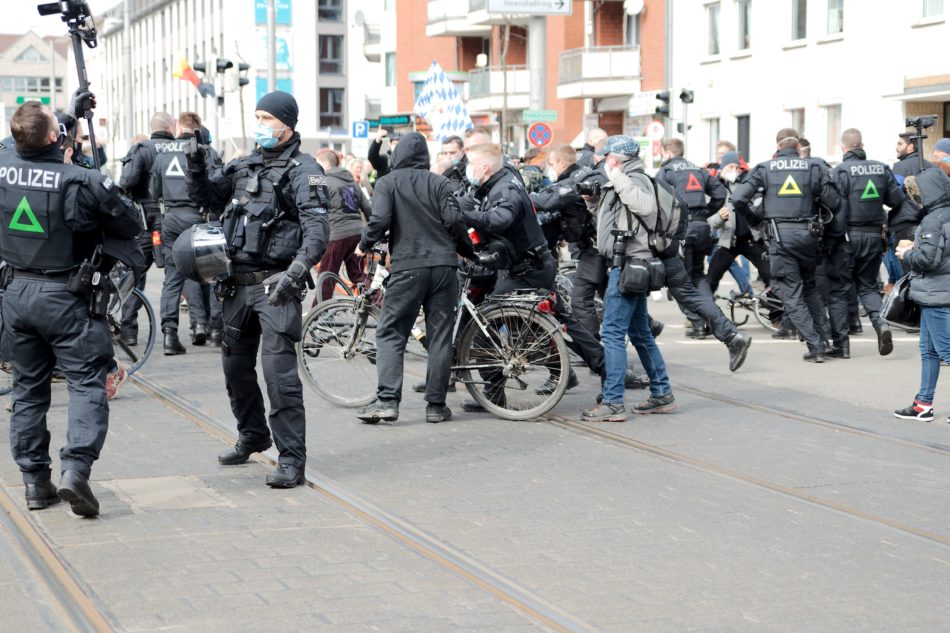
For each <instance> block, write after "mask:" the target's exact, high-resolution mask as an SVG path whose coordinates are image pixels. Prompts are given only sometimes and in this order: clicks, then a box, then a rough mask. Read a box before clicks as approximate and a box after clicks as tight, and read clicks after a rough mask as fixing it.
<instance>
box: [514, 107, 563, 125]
mask: <svg viewBox="0 0 950 633" xmlns="http://www.w3.org/2000/svg"><path fill="white" fill-rule="evenodd" d="M521 120H522V121H524V122H525V123H538V122H541V123H544V122H546V121H557V110H525V111H524V112H522V113H521Z"/></svg>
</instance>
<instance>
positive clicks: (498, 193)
mask: <svg viewBox="0 0 950 633" xmlns="http://www.w3.org/2000/svg"><path fill="white" fill-rule="evenodd" d="M511 171H512V170H509V169H506V168H502V169H501V171H499V172H498V173H496V174H495V175H494V176H492V177H491V178H489V179H488V180H487V181H486V182H485V183H483V184H481V185H480V186H479V187H478V189H477V190H476V191H475V200H476V201H477V203H478V206H477V207H476V208H475V209H464V210H463V211H462V214H463V215H464V216H465V223H466V224H467V225H468V226H470V227H472V228H473V229H475V230H476V231H478V233H479V235H480V236H481V237H482V238H483V239H484V240H485V241H486V242H487V243H489V244H490V243H491V242H492V240H493V239H498V238H501V239H505V240H507V241H508V242H509V243H510V244H511V247H512V248H513V249H514V251H515V261H514V262H511V263H512V264H517V263H518V262H520V261H523V260H525V259H528V258H533V257H537V253H539V252H541V250H539V249H545V248H546V240H545V239H544V233H543V232H542V231H541V225H540V224H539V223H538V218H537V216H535V214H534V206H533V205H532V203H531V199H530V198H529V197H528V192H527V191H526V190H525V188H524V185H523V184H522V183H521V182H519V180H518V178H517V177H516V175H512V173H511Z"/></svg>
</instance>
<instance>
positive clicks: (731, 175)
mask: <svg viewBox="0 0 950 633" xmlns="http://www.w3.org/2000/svg"><path fill="white" fill-rule="evenodd" d="M722 178H723V180H725V181H726V182H728V183H734V182H735V181H736V180H738V179H739V172H737V171H732V170H730V171H725V172H723V173H722Z"/></svg>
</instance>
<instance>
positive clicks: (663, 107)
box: [656, 90, 670, 116]
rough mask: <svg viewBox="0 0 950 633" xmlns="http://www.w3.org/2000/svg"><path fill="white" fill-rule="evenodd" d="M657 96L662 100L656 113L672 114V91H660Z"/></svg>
mask: <svg viewBox="0 0 950 633" xmlns="http://www.w3.org/2000/svg"><path fill="white" fill-rule="evenodd" d="M656 98H657V99H659V100H660V101H661V103H660V105H658V106H657V107H656V113H657V114H658V115H660V116H670V91H669V90H664V91H662V92H659V93H657V95H656Z"/></svg>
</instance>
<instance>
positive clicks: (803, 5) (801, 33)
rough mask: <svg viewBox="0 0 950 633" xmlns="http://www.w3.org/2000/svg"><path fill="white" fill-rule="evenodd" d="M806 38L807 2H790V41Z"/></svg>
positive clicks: (799, 0)
mask: <svg viewBox="0 0 950 633" xmlns="http://www.w3.org/2000/svg"><path fill="white" fill-rule="evenodd" d="M807 36H808V0H792V39H793V40H803V39H805V37H807Z"/></svg>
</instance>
